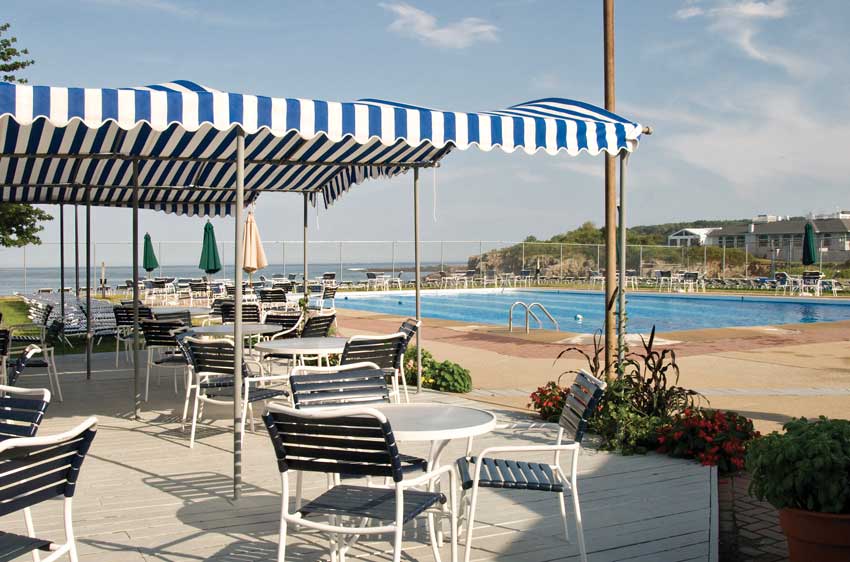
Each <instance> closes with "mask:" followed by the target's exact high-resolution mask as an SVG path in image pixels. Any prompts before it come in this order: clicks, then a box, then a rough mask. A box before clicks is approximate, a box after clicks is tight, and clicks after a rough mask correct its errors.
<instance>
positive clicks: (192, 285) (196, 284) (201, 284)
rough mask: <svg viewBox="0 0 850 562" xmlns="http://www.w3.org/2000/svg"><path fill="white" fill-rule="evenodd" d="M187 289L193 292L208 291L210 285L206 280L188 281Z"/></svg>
mask: <svg viewBox="0 0 850 562" xmlns="http://www.w3.org/2000/svg"><path fill="white" fill-rule="evenodd" d="M189 290H190V291H192V292H193V293H209V292H210V286H209V285H208V284H207V282H206V281H189Z"/></svg>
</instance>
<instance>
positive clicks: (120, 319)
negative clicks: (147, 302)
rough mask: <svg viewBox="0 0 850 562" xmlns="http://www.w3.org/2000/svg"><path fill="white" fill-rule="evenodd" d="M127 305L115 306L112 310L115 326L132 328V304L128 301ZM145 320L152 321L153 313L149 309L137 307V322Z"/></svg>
mask: <svg viewBox="0 0 850 562" xmlns="http://www.w3.org/2000/svg"><path fill="white" fill-rule="evenodd" d="M129 303H130V304H129V305H122V306H115V307H113V308H112V313H113V314H114V315H115V325H116V326H132V325H133V302H132V301H129ZM145 318H148V319H152V318H153V312H152V311H151V309H150V307H147V306H139V320H143V319H145Z"/></svg>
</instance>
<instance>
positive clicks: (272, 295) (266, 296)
mask: <svg viewBox="0 0 850 562" xmlns="http://www.w3.org/2000/svg"><path fill="white" fill-rule="evenodd" d="M257 296H258V298H259V300H260V306H261V307H262V308H263V310H265V311H270V310H275V309H279V308H285V309H288V308H292V306H291V305H297V304H298V303H297V302H294V303H290V302H289V300H288V299H287V289H286V288H285V287H283V286H275V287H272V288H264V289H260V290H259V291H258V295H257Z"/></svg>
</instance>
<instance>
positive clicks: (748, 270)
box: [744, 241, 750, 278]
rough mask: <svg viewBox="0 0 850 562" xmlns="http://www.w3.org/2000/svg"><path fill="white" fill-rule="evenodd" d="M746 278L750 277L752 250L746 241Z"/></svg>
mask: <svg viewBox="0 0 850 562" xmlns="http://www.w3.org/2000/svg"><path fill="white" fill-rule="evenodd" d="M744 277H747V278H749V277H750V248H749V246H747V242H746V241H744Z"/></svg>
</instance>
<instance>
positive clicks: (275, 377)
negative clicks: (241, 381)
mask: <svg viewBox="0 0 850 562" xmlns="http://www.w3.org/2000/svg"><path fill="white" fill-rule="evenodd" d="M288 380H289V375H261V376H259V377H255V376H250V377H246V378H245V382H246V384H247V383H249V382H274V381H284V382H285V381H288Z"/></svg>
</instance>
